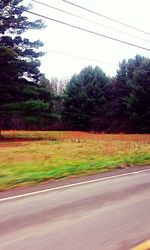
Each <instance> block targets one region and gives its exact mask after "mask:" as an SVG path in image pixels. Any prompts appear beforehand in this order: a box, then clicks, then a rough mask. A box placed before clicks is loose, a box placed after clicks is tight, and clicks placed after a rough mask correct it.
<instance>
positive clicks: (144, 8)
mask: <svg viewBox="0 0 150 250" xmlns="http://www.w3.org/2000/svg"><path fill="white" fill-rule="evenodd" d="M39 1H41V2H42V3H46V4H49V5H51V6H54V7H57V8H60V9H63V10H65V11H68V12H71V13H74V14H76V15H80V16H82V17H85V18H88V19H91V20H93V21H95V22H97V23H99V25H98V24H94V23H90V22H88V21H85V20H82V19H79V18H76V17H72V16H70V15H67V14H64V13H61V12H59V11H56V10H53V9H51V8H48V7H44V6H42V5H39V4H37V3H34V4H33V9H32V11H33V12H36V13H39V14H42V15H46V16H48V17H50V18H54V19H57V20H61V21H64V22H68V23H71V24H73V25H76V26H80V27H83V28H85V29H89V30H91V31H95V32H98V33H101V34H104V35H108V36H112V37H114V38H117V39H120V40H124V41H127V42H130V43H134V44H137V45H139V46H142V47H146V48H150V35H146V34H144V33H140V32H137V31H135V30H133V29H129V28H127V27H124V26H122V25H119V24H116V23H115V22H112V21H109V20H107V19H104V18H102V17H100V16H96V15H94V14H90V13H88V12H86V11H83V10H81V9H79V8H76V7H73V6H71V5H69V4H67V3H65V2H63V1H62V0H39ZM70 1H72V2H74V3H76V4H78V5H81V6H84V7H86V8H89V9H91V10H94V11H96V12H99V13H101V14H103V15H105V16H109V17H112V18H114V19H117V20H119V21H121V22H124V23H127V24H129V25H131V26H135V27H137V28H139V29H141V30H144V31H147V32H150V30H149V25H150V15H149V10H150V0H142V1H140V0H126V1H124V0H70ZM29 17H30V19H31V20H35V19H37V18H36V17H35V16H32V15H29ZM44 21H45V24H46V25H47V27H46V28H45V29H44V30H40V31H32V32H31V31H30V32H28V34H26V36H27V35H28V36H30V38H31V39H33V40H36V39H40V40H41V41H43V42H44V44H45V45H44V47H43V50H44V51H45V52H46V55H45V56H44V57H43V58H42V59H41V62H42V65H41V71H42V72H43V73H45V74H46V76H47V77H48V78H52V77H58V78H70V77H71V76H72V75H73V74H74V73H79V72H80V70H81V69H83V68H84V67H86V66H88V65H92V66H96V65H98V66H100V67H101V68H102V69H103V70H104V71H105V72H106V74H108V75H111V76H113V75H115V73H116V70H117V67H118V63H119V62H120V61H122V59H124V58H126V59H128V58H131V57H134V56H135V55H136V54H140V55H142V56H146V57H149V56H150V52H149V51H145V50H142V49H139V48H134V47H131V46H128V45H125V44H121V43H118V42H115V41H112V40H109V39H106V38H103V37H100V36H96V35H92V34H89V33H86V32H83V31H80V30H77V29H74V28H70V27H67V26H65V25H62V24H58V23H55V22H52V21H48V20H44ZM100 24H102V25H107V26H110V27H112V28H115V29H119V30H120V31H122V32H127V33H130V34H132V35H134V36H137V37H139V38H141V39H143V40H140V39H138V38H135V37H131V36H129V35H125V34H122V33H120V32H117V31H114V30H111V29H108V28H106V27H103V26H102V25H100ZM54 51H55V52H54ZM56 51H57V52H62V53H67V54H73V55H76V56H79V57H85V58H89V59H87V60H83V59H78V58H74V57H71V56H67V55H63V54H59V53H56ZM90 59H93V60H97V61H96V62H94V61H93V60H90ZM104 62H106V64H105V63H104ZM109 64H111V65H109Z"/></svg>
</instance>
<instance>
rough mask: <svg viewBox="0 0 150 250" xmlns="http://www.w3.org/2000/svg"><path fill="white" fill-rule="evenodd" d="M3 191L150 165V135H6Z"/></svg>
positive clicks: (0, 176)
mask: <svg viewBox="0 0 150 250" xmlns="http://www.w3.org/2000/svg"><path fill="white" fill-rule="evenodd" d="M2 135H3V140H1V141H0V189H1V190H7V189H10V188H16V187H24V186H31V185H35V184H37V183H40V182H43V181H49V180H54V179H60V178H64V177H69V176H71V177H73V176H80V175H89V174H93V173H96V172H104V171H112V170H114V169H116V168H125V167H130V166H135V165H136V166H137V165H139V166H142V165H148V164H150V135H135V134H134V135H124V134H116V135H115V134H93V133H86V132H40V131H39V132H38V131H37V132H33V131H30V132H26V131H18V132H17V131H9V132H8V131H3V132H2Z"/></svg>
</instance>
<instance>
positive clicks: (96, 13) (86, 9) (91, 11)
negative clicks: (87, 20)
mask: <svg viewBox="0 0 150 250" xmlns="http://www.w3.org/2000/svg"><path fill="white" fill-rule="evenodd" d="M62 1H63V2H65V3H68V4H71V5H73V6H75V7H78V8H80V9H82V10H85V11H88V12H90V13H93V14H95V15H98V16H101V17H103V18H106V19H108V20H110V21H113V22H115V23H119V24H121V25H123V26H126V27H128V28H130V29H134V30H136V31H139V32H142V33H144V34H146V35H150V33H149V32H147V31H144V30H141V29H139V28H136V27H134V26H131V25H129V24H126V23H123V22H121V21H118V20H116V19H114V18H111V17H108V16H105V15H103V14H101V13H98V12H96V11H93V10H90V9H88V8H85V7H83V6H81V5H77V4H75V3H73V2H70V1H67V0H62Z"/></svg>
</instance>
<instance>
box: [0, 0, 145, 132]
mask: <svg viewBox="0 0 150 250" xmlns="http://www.w3.org/2000/svg"><path fill="white" fill-rule="evenodd" d="M22 2H23V0H1V1H0V15H1V16H0V129H1V128H2V129H68V130H69V129H72V130H87V131H97V132H116V133H118V132H125V133H128V132H135V133H149V132H150V59H149V58H145V57H142V56H139V55H137V56H136V57H135V58H133V59H129V60H128V61H126V60H123V61H122V62H121V63H120V64H119V69H118V71H117V74H116V76H115V77H114V78H110V77H108V76H106V74H105V73H104V72H103V71H102V70H101V69H100V68H99V67H98V66H97V67H95V68H93V67H91V66H88V67H86V68H84V69H83V70H81V72H80V73H79V74H75V75H74V76H72V78H71V79H70V81H68V82H67V84H66V82H65V81H63V80H58V79H56V78H53V79H50V80H48V79H46V78H45V77H44V76H43V75H42V74H41V72H40V70H39V67H40V60H39V58H40V57H41V56H42V55H43V53H42V52H40V51H39V49H40V48H41V47H42V46H43V43H42V42H41V41H39V40H37V41H30V40H29V39H27V38H24V36H22V33H24V32H25V31H27V30H34V29H42V28H44V24H43V22H42V21H41V20H35V21H34V22H33V21H32V22H30V21H29V19H28V18H27V17H26V10H28V8H30V6H27V7H25V6H24V5H22Z"/></svg>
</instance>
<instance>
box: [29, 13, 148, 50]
mask: <svg viewBox="0 0 150 250" xmlns="http://www.w3.org/2000/svg"><path fill="white" fill-rule="evenodd" d="M26 12H28V13H30V14H32V15H35V16H38V17H42V18H45V19H47V20H50V21H53V22H57V23H60V24H63V25H66V26H69V27H71V28H75V29H78V30H82V31H85V32H87V33H90V34H93V35H97V36H101V37H104V38H107V39H110V40H113V41H115V42H119V43H123V44H126V45H129V46H132V47H136V48H139V49H143V50H147V51H150V49H148V48H145V47H142V46H139V45H136V44H134V43H129V42H126V41H123V40H120V39H117V38H114V37H111V36H107V35H104V34H101V33H98V32H95V31H92V30H88V29H85V28H82V27H79V26H76V25H73V24H70V23H66V22H63V21H60V20H57V19H54V18H50V17H47V16H45V15H41V14H38V13H35V12H32V11H29V10H26Z"/></svg>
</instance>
